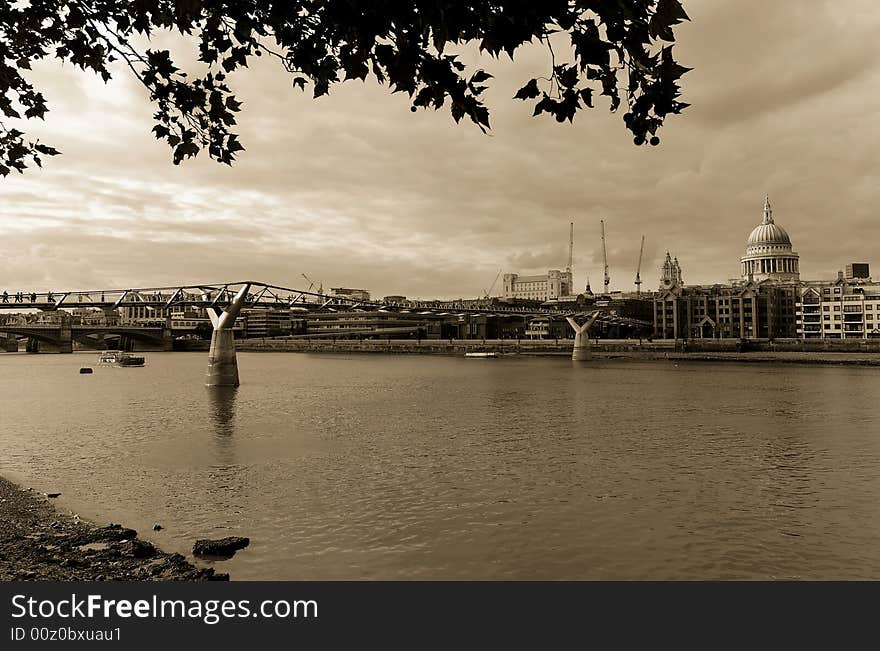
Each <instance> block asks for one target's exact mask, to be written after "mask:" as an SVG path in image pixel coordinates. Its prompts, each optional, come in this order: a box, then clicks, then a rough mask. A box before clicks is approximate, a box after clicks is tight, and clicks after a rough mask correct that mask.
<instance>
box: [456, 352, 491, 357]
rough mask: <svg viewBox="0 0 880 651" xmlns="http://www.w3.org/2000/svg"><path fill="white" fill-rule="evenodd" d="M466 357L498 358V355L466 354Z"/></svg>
mask: <svg viewBox="0 0 880 651" xmlns="http://www.w3.org/2000/svg"><path fill="white" fill-rule="evenodd" d="M464 356H465V357H498V353H495V352H491V353H465V354H464Z"/></svg>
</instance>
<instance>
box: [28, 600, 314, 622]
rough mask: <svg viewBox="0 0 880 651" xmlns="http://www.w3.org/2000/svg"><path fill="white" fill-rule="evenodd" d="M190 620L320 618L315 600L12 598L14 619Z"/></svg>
mask: <svg viewBox="0 0 880 651" xmlns="http://www.w3.org/2000/svg"><path fill="white" fill-rule="evenodd" d="M116 617H118V618H121V619H130V618H136V619H187V620H195V621H201V622H204V623H205V624H208V625H213V624H217V623H218V622H220V621H222V620H224V619H245V618H262V619H317V618H318V602H317V601H315V600H314V599H295V600H287V599H267V600H264V601H260V602H252V601H251V600H250V599H239V600H232V599H160V598H159V597H158V596H156V595H153V596H152V598H150V599H136V600H130V599H108V598H105V597H103V596H101V595H99V594H89V595H85V596H78V595H76V594H71V595H70V597H64V598H60V599H35V598H34V597H29V596H27V595H23V594H17V595H13V597H12V618H13V619H21V618H29V619H52V618H59V619H71V620H77V619H83V620H93V619H111V618H116Z"/></svg>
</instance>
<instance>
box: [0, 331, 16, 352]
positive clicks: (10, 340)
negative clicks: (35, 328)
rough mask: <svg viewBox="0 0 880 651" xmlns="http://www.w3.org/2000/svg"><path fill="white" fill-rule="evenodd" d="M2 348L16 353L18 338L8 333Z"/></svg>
mask: <svg viewBox="0 0 880 651" xmlns="http://www.w3.org/2000/svg"><path fill="white" fill-rule="evenodd" d="M3 349H4V350H5V351H6V352H7V353H17V352H18V339H16V338H15V337H12V336H10V335H6V340H5V341H4V342H3Z"/></svg>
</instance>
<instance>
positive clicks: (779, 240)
mask: <svg viewBox="0 0 880 651" xmlns="http://www.w3.org/2000/svg"><path fill="white" fill-rule="evenodd" d="M749 244H750V245H751V244H787V245H788V246H791V238H790V237H789V236H788V233H786V232H785V229H784V228H782V226H780V225H779V224H776V223H774V222H772V221H771V222H763V223H761V224H758V225H757V226H755V230H753V231H752V234H751V235H749Z"/></svg>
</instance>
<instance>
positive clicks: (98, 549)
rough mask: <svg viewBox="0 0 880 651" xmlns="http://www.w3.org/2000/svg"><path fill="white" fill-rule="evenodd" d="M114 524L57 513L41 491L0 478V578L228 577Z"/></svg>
mask: <svg viewBox="0 0 880 651" xmlns="http://www.w3.org/2000/svg"><path fill="white" fill-rule="evenodd" d="M228 580H229V575H228V574H221V573H217V572H215V571H214V570H213V569H212V568H199V567H196V566H195V565H193V564H192V563H190V562H189V561H187V560H186V558H185V557H184V556H182V555H181V554H169V553H167V552H163V551H162V550H160V549H158V548H156V547H155V546H154V545H153V544H152V543H150V542H147V541H145V540H141V539H139V538H138V537H137V532H136V531H135V530H134V529H127V528H125V527H123V526H121V525H119V524H109V525H107V526H104V527H101V526H98V525H96V524H93V523H91V522H86V521H83V520H80V519H79V518H78V517H77V516H73V515H65V514H63V513H60V512H59V511H58V510H57V509H55V507H54V506H53V505H52V503H51V502H50V499H49V498H48V497H47V496H45V495H44V494H42V493H38V492H36V491H34V490H32V489H22V488H20V487H18V486H16V485H15V484H13V483H12V482H9V481H7V480H5V479H3V478H2V477H0V581H228Z"/></svg>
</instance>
